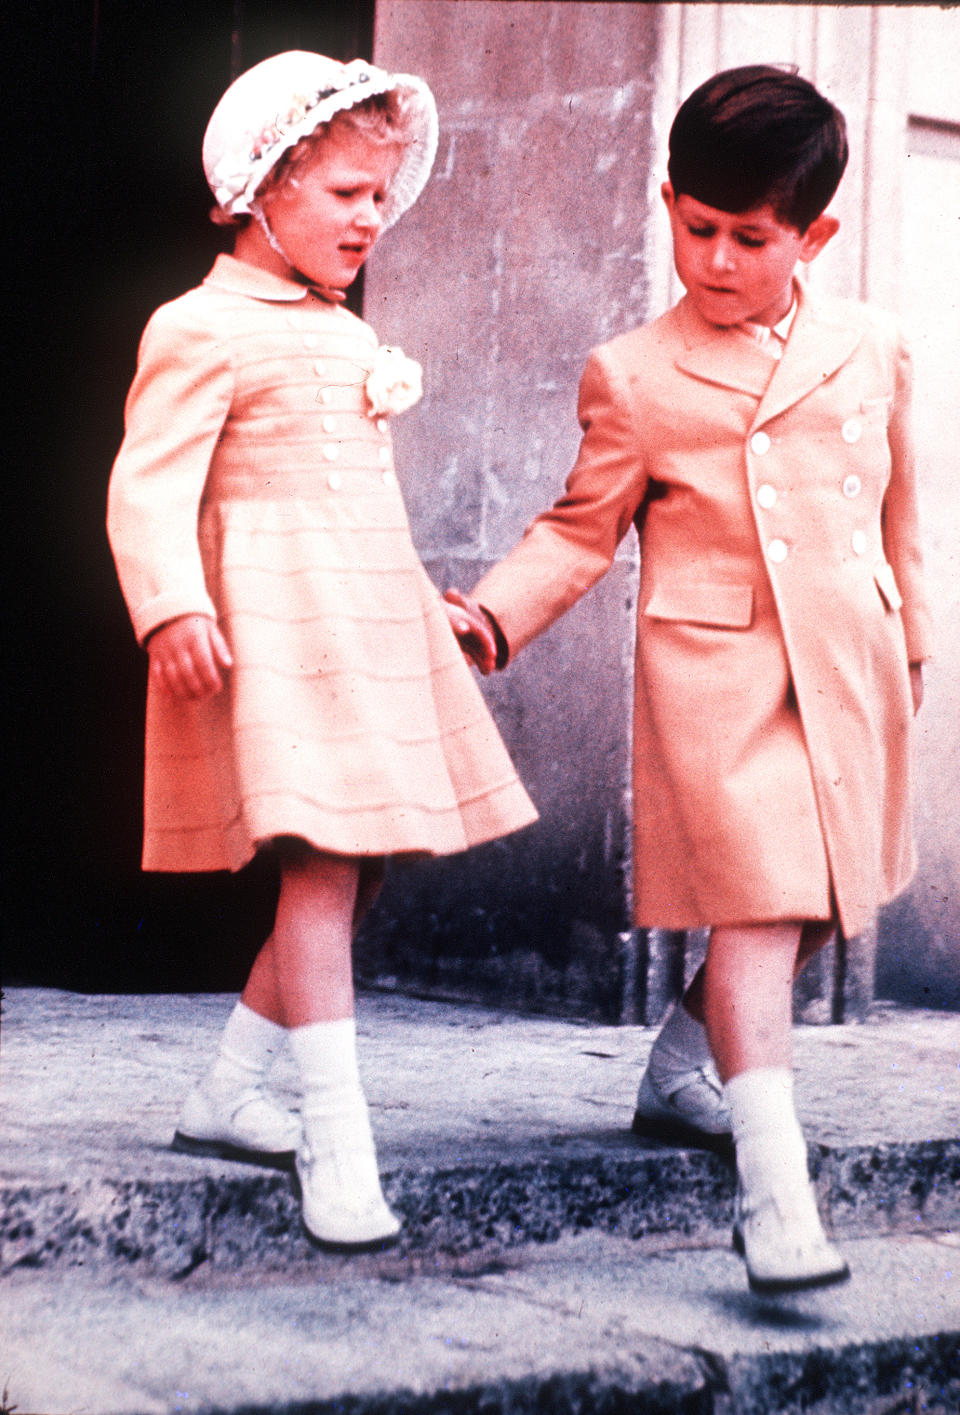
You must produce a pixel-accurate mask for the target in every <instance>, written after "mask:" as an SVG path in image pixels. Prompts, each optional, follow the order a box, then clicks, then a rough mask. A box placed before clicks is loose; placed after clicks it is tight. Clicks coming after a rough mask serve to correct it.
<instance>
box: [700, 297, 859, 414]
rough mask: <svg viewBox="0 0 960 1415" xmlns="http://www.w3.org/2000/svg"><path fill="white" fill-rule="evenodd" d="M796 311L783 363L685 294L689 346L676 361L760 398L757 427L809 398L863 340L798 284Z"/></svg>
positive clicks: (724, 385) (704, 376)
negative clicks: (712, 319)
mask: <svg viewBox="0 0 960 1415" xmlns="http://www.w3.org/2000/svg"><path fill="white" fill-rule="evenodd" d="M797 283H798V287H799V291H800V303H799V308H798V310H797V315H796V318H795V320H794V323H793V328H792V329H791V331H790V338H789V339H788V340H787V345H786V348H785V349H784V351H783V358H782V359H781V360H780V361H779V363H776V364H774V363H772V361H771V359H770V356H769V354H767V353H765V352H764V351H763V350H762V349H761V348H760V347H759V345H756V344H754V343H753V342H752V340H750V339H749V338H747V337H745V336H744V334H743V333H742V331H740V330H737V329H719V328H718V327H717V326H716V325H712V324H708V323H707V321H706V320H704V319H702V318H701V317H700V315H698V314H697V312H696V310H695V309H694V307H693V305H692V304H691V302H690V300H689V299H688V298H687V297H686V296H685V297H684V298H683V299H682V300H681V302H680V305H679V306H678V311H679V313H680V315H681V330H682V337H683V342H684V345H685V348H684V349H683V350H682V351H681V352H680V354H679V355H678V356H677V359H676V366H677V368H678V369H681V370H682V371H683V372H684V373H687V374H690V375H691V377H693V378H699V379H702V380H703V381H704V382H706V383H714V384H716V385H718V386H719V387H721V388H732V389H736V390H737V391H738V392H740V393H749V394H751V395H752V396H753V397H754V398H756V399H757V402H758V407H757V414H756V417H755V419H754V426H756V425H758V424H760V423H763V422H767V421H769V419H770V418H774V417H776V416H777V414H778V413H782V412H783V411H784V410H785V409H787V408H789V407H791V406H792V405H793V404H794V403H797V402H799V401H800V399H801V398H805V397H806V395H807V394H808V393H811V392H812V391H813V390H814V389H815V388H818V387H819V386H820V384H821V383H823V382H825V381H826V379H828V378H829V377H830V376H831V374H833V373H835V372H836V371H837V369H838V368H840V367H841V365H843V364H845V363H846V361H847V359H849V357H850V355H851V354H852V353H853V351H854V349H855V348H856V347H857V345H858V344H859V342H860V331H859V329H858V328H857V327H856V326H855V325H851V324H847V323H843V322H840V321H838V320H836V319H832V318H831V317H830V315H829V314H827V313H825V312H822V311H820V310H819V309H818V308H817V305H816V303H815V302H811V300H810V296H809V295H808V293H807V291H806V289H805V288H804V287H803V286H802V285H801V284H800V283H799V281H798V282H797Z"/></svg>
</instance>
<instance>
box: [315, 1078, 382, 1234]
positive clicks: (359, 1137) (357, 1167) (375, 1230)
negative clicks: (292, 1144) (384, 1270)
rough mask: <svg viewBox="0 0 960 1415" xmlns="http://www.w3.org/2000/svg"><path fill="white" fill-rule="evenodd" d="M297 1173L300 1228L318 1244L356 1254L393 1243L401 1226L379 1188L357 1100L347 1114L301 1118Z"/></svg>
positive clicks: (364, 1110)
mask: <svg viewBox="0 0 960 1415" xmlns="http://www.w3.org/2000/svg"><path fill="white" fill-rule="evenodd" d="M296 1167H297V1177H298V1178H299V1180H300V1190H301V1199H302V1203H303V1223H304V1227H305V1228H306V1230H307V1234H308V1236H309V1237H310V1238H312V1239H313V1240H314V1241H315V1242H316V1243H317V1244H319V1245H320V1246H322V1247H326V1248H335V1249H338V1250H341V1251H343V1250H347V1251H349V1250H354V1251H356V1250H358V1249H363V1248H381V1247H386V1246H389V1245H390V1244H391V1243H393V1242H394V1240H395V1239H396V1237H397V1235H398V1233H399V1232H400V1221H399V1219H398V1218H397V1217H396V1215H395V1214H393V1213H391V1211H390V1209H389V1208H388V1207H387V1204H386V1201H385V1199H384V1197H383V1192H382V1190H381V1188H380V1176H379V1174H378V1173H377V1157H376V1152H375V1150H374V1144H373V1136H372V1134H371V1131H370V1121H369V1117H368V1113H367V1107H366V1102H365V1101H364V1100H363V1097H362V1095H361V1096H360V1097H359V1101H358V1102H357V1103H354V1104H351V1105H350V1106H349V1108H344V1109H339V1110H337V1111H336V1112H334V1113H332V1114H327V1115H322V1116H318V1115H314V1116H306V1117H305V1118H304V1138H303V1141H302V1143H301V1145H300V1147H299V1149H298V1150H297V1156H296Z"/></svg>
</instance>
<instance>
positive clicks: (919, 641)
mask: <svg viewBox="0 0 960 1415" xmlns="http://www.w3.org/2000/svg"><path fill="white" fill-rule="evenodd" d="M912 388H913V371H912V364H911V359H910V351H909V348H908V346H907V344H906V343H905V342H904V341H903V339H902V337H901V339H900V343H899V347H898V349H897V351H896V392H895V395H894V401H893V410H892V413H891V417H890V423H889V425H888V429H887V436H888V439H889V443H890V455H891V471H890V481H889V484H888V486H887V490H886V493H885V495H884V499H883V510H882V518H883V545H884V554H885V555H886V558H887V560H888V561H889V562H890V566H891V568H892V570H893V573H894V577H895V578H896V581H897V586H898V588H899V590H900V594H901V596H902V598H903V605H902V607H901V611H900V612H901V616H902V619H903V627H904V633H905V636H906V642H907V657H908V660H909V662H910V663H919V662H921V661H922V660H923V659H926V658H929V657H930V656H931V654H932V652H933V629H932V624H931V617H930V610H929V608H928V606H927V602H926V598H925V595H924V588H923V555H922V552H921V548H920V518H919V514H918V509H917V480H916V463H915V458H914V447H913V428H912V407H911V396H912Z"/></svg>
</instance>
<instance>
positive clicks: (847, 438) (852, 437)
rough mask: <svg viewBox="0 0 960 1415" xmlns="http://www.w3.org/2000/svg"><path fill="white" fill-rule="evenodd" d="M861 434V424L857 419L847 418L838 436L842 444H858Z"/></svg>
mask: <svg viewBox="0 0 960 1415" xmlns="http://www.w3.org/2000/svg"><path fill="white" fill-rule="evenodd" d="M862 432H863V423H862V422H861V421H860V419H859V418H847V421H846V422H845V423H844V425H843V427H842V428H841V429H840V436H841V437H842V438H843V440H844V442H859V441H860V435H861V433H862Z"/></svg>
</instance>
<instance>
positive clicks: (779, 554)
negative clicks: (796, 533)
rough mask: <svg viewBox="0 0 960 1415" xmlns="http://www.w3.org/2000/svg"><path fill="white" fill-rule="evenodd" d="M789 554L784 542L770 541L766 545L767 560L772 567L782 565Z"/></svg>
mask: <svg viewBox="0 0 960 1415" xmlns="http://www.w3.org/2000/svg"><path fill="white" fill-rule="evenodd" d="M789 554H790V548H789V546H788V545H787V542H786V541H785V540H772V541H770V542H769V544H768V545H767V559H768V560H769V561H771V562H772V564H774V565H782V564H783V562H784V561H785V560H786V558H787V556H788V555H789Z"/></svg>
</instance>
